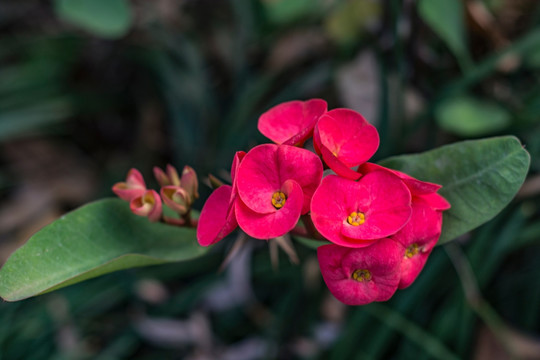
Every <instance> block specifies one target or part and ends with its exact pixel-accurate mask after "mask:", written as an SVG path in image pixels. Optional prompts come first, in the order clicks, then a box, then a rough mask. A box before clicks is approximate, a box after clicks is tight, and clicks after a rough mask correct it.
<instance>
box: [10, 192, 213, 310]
mask: <svg viewBox="0 0 540 360" xmlns="http://www.w3.org/2000/svg"><path fill="white" fill-rule="evenodd" d="M206 251H207V248H203V247H201V246H199V245H198V243H197V240H196V236H195V229H192V228H180V227H175V226H171V225H166V224H162V223H151V222H149V221H148V219H146V218H143V217H139V216H136V215H134V214H132V213H131V211H130V210H129V205H128V204H127V203H126V202H124V201H122V200H120V199H104V200H99V201H96V202H94V203H90V204H88V205H85V206H83V207H81V208H78V209H76V210H74V211H72V212H70V213H68V214H66V215H65V216H63V217H61V218H60V219H58V220H57V221H55V222H53V223H52V224H50V225H48V226H46V227H44V228H43V229H41V230H40V231H38V232H37V233H36V234H35V235H34V236H32V237H31V238H30V239H29V240H28V242H27V243H26V244H25V245H23V246H22V247H21V248H20V249H18V250H17V251H16V252H15V253H14V254H13V255H12V256H11V257H10V258H9V259H8V260H7V262H6V264H5V265H4V267H3V268H2V269H1V270H0V296H1V297H2V298H4V299H5V300H7V301H16V300H21V299H25V298H28V297H31V296H35V295H39V294H43V293H45V292H49V291H52V290H56V289H59V288H62V287H64V286H67V285H71V284H75V283H78V282H81V281H83V280H86V279H90V278H93V277H96V276H100V275H103V274H106V273H109V272H113V271H117V270H122V269H128V268H133V267H139V266H147V265H155V264H163V263H168V262H174V261H184V260H189V259H193V258H196V257H199V256H201V255H203V254H204V253H206Z"/></svg>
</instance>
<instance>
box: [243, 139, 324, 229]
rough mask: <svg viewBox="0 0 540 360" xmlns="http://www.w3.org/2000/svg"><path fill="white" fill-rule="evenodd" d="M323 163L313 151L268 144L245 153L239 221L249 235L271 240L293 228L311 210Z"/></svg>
mask: <svg viewBox="0 0 540 360" xmlns="http://www.w3.org/2000/svg"><path fill="white" fill-rule="evenodd" d="M322 170H323V169H322V163H321V161H320V159H319V157H318V156H317V155H315V154H313V153H312V152H310V151H307V150H305V149H301V148H297V147H294V146H289V145H274V144H265V145H259V146H257V147H255V148H253V149H252V150H251V151H250V152H249V153H247V154H246V156H245V158H244V160H243V161H242V163H241V164H240V167H239V168H238V173H237V178H236V179H237V180H236V181H237V187H238V195H239V199H238V201H237V203H236V216H237V220H238V224H239V225H240V227H241V228H242V230H244V231H245V232H246V233H247V234H248V235H250V236H252V237H254V238H257V239H269V238H273V237H277V236H281V235H283V234H285V233H287V232H288V231H290V230H291V229H292V228H293V227H294V226H295V225H296V223H297V222H298V219H299V217H300V214H305V213H307V212H308V211H309V204H310V201H311V197H312V196H313V193H314V192H315V189H317V186H319V183H320V181H321V177H322Z"/></svg>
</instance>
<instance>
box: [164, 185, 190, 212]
mask: <svg viewBox="0 0 540 360" xmlns="http://www.w3.org/2000/svg"><path fill="white" fill-rule="evenodd" d="M161 197H162V198H163V202H164V203H165V205H167V206H168V207H170V208H171V209H172V210H174V211H176V212H177V213H179V214H181V215H184V214H186V213H187V212H188V211H189V208H190V207H191V198H190V196H189V194H188V193H187V191H186V190H184V189H183V188H181V187H180V186H174V185H169V186H164V187H162V188H161Z"/></svg>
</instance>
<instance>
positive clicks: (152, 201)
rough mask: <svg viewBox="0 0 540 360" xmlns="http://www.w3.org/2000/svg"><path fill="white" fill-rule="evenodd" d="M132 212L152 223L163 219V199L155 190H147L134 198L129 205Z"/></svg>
mask: <svg viewBox="0 0 540 360" xmlns="http://www.w3.org/2000/svg"><path fill="white" fill-rule="evenodd" d="M129 207H130V209H131V211H132V212H133V213H134V214H136V215H139V216H146V217H148V219H149V220H150V221H152V222H154V221H158V220H159V218H160V217H161V210H162V205H161V198H160V197H159V194H158V193H157V192H156V191H155V190H147V191H145V192H144V193H143V194H142V195H140V196H137V197H135V198H133V199H132V200H131V202H130V204H129Z"/></svg>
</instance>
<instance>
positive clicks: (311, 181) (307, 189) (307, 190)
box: [277, 145, 323, 214]
mask: <svg viewBox="0 0 540 360" xmlns="http://www.w3.org/2000/svg"><path fill="white" fill-rule="evenodd" d="M277 161H278V164H279V177H280V180H281V181H282V182H284V181H286V180H289V179H292V180H294V181H296V182H297V183H298V184H299V185H300V186H301V187H302V191H303V193H304V203H303V205H302V214H306V213H307V212H308V211H309V208H310V204H311V198H312V197H313V193H314V192H315V190H317V188H318V187H319V184H320V183H321V179H322V174H323V166H322V162H321V160H320V159H319V157H318V156H317V155H315V154H314V153H312V152H311V151H308V150H305V149H300V148H297V147H294V146H286V145H282V146H280V147H279V148H278V158H277Z"/></svg>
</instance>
